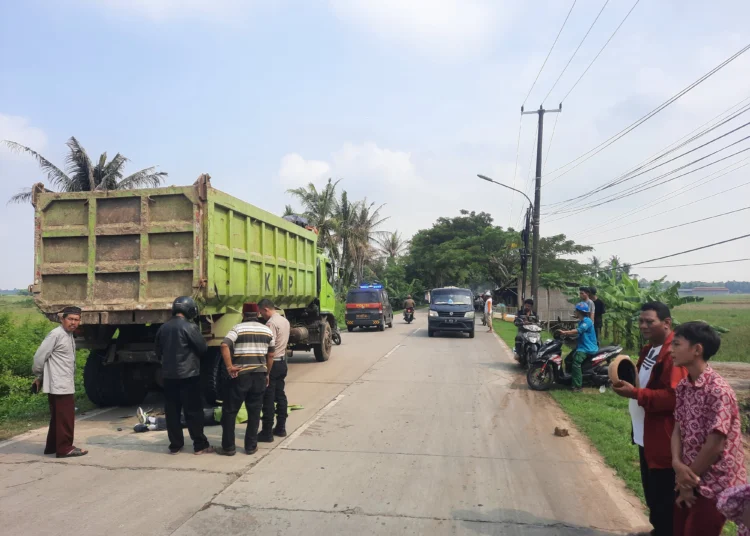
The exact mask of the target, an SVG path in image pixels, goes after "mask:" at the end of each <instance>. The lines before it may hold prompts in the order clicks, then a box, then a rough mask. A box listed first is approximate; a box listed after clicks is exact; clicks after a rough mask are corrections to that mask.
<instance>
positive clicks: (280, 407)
mask: <svg viewBox="0 0 750 536" xmlns="http://www.w3.org/2000/svg"><path fill="white" fill-rule="evenodd" d="M288 371H289V367H288V366H287V363H286V361H274V362H273V367H271V374H270V378H269V382H268V387H266V393H265V394H264V395H263V429H264V430H271V428H273V416H274V412H275V414H276V426H278V427H279V428H280V429H283V428H284V427H285V426H286V416H287V408H288V406H289V403H288V401H287V399H286V393H285V392H284V387H285V386H286V375H287V372H288ZM274 406H276V408H275V410H274Z"/></svg>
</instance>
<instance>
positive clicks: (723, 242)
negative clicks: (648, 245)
mask: <svg viewBox="0 0 750 536" xmlns="http://www.w3.org/2000/svg"><path fill="white" fill-rule="evenodd" d="M748 236H750V234H746V235H742V236H735V237H734V238H728V239H727V240H722V241H721V242H714V243H713V244H707V245H705V246H700V247H697V248H693V249H686V250H685V251H679V252H677V253H670V254H669V255H664V256H662V257H656V258H655V259H649V260H647V261H640V262H634V263H630V266H638V265H640V264H646V263H648V262H654V261H660V260H662V259H669V258H671V257H677V256H678V255H684V254H685V253H692V252H693V251H700V250H702V249H707V248H712V247H714V246H720V245H721V244H727V243H729V242H734V241H735V240H741V239H743V238H747V237H748Z"/></svg>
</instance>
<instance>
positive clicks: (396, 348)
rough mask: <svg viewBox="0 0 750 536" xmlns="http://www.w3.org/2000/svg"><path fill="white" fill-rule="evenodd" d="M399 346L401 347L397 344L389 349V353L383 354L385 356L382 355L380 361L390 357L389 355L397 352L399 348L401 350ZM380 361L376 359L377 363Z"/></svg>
mask: <svg viewBox="0 0 750 536" xmlns="http://www.w3.org/2000/svg"><path fill="white" fill-rule="evenodd" d="M401 346H402V345H400V344H397V345H396V346H394V347H393V348H391V351H390V352H388V353H387V354H385V355H384V356H383V357H381V358H380V359H385V358H386V357H389V356H390V355H391V354H392V353H393V352H395V351H396V350H398V349H399V348H401ZM380 359H378V361H380Z"/></svg>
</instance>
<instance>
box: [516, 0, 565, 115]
mask: <svg viewBox="0 0 750 536" xmlns="http://www.w3.org/2000/svg"><path fill="white" fill-rule="evenodd" d="M576 1H577V0H573V5H572V6H570V10H569V11H568V14H567V15H566V16H565V20H564V21H563V23H562V26H560V31H559V32H557V37H555V42H554V43H552V46H551V47H550V49H549V52H547V57H546V58H544V63H542V66H541V67H540V68H539V72H538V73H536V78H534V83H533V84H531V89H529V92H528V93H527V94H526V98H525V99H523V104H524V105H525V104H526V101H527V100H529V95H531V92H532V91H533V90H534V86H536V83H537V80H539V75H540V74H542V71H543V70H544V66H545V65H547V60H548V59H549V57H550V55H551V54H552V50H554V48H555V45H556V44H557V40H558V39H560V34H561V33H562V31H563V28H565V24H567V22H568V19H569V18H570V14H571V13H572V12H573V8H574V7H575V6H576Z"/></svg>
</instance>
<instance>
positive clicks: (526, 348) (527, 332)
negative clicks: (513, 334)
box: [513, 324, 542, 368]
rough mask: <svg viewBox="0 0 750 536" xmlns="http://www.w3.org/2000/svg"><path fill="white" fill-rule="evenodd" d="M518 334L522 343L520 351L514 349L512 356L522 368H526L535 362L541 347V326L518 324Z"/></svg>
mask: <svg viewBox="0 0 750 536" xmlns="http://www.w3.org/2000/svg"><path fill="white" fill-rule="evenodd" d="M518 333H519V335H520V336H521V339H522V340H523V342H522V343H521V346H520V349H519V348H514V349H513V354H514V357H515V358H516V361H518V362H519V363H520V364H521V366H522V367H523V368H526V367H528V366H529V365H530V364H531V363H533V362H534V361H536V358H537V355H538V353H539V349H540V348H541V346H542V326H540V325H539V324H520V325H519V326H518Z"/></svg>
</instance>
